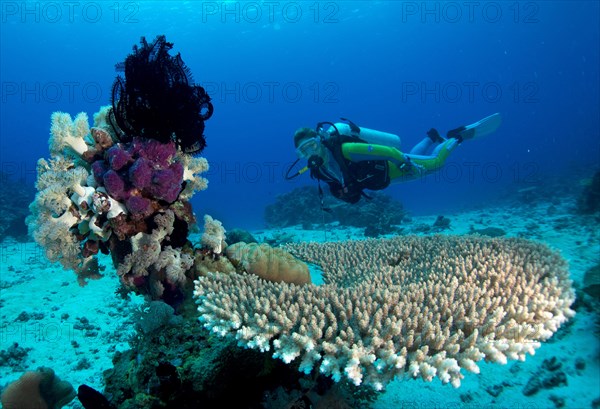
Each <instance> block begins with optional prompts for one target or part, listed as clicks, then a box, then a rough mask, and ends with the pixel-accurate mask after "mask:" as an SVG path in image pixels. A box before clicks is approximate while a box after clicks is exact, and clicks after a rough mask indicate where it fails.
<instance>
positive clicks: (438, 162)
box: [406, 138, 458, 174]
mask: <svg viewBox="0 0 600 409" xmlns="http://www.w3.org/2000/svg"><path fill="white" fill-rule="evenodd" d="M457 146H458V141H457V140H456V139H454V138H452V139H448V140H446V141H445V142H444V143H440V144H439V145H438V146H437V147H436V148H435V150H434V152H433V154H432V155H430V156H425V155H412V154H410V155H406V156H407V157H408V158H409V160H410V162H411V163H412V164H413V165H415V166H416V167H417V168H419V169H421V170H422V173H423V174H424V173H431V172H434V171H436V170H439V169H440V168H441V167H442V166H444V163H445V162H446V159H448V156H450V153H452V151H453V150H454V149H455V148H456V147H457Z"/></svg>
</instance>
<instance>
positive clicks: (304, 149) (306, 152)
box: [296, 137, 321, 159]
mask: <svg viewBox="0 0 600 409" xmlns="http://www.w3.org/2000/svg"><path fill="white" fill-rule="evenodd" d="M320 151H321V141H320V140H319V139H318V138H316V137H314V138H308V139H306V140H305V141H303V142H302V143H301V144H300V145H299V146H298V147H297V148H296V154H297V155H298V157H299V158H304V159H308V158H310V157H311V156H313V155H318V154H319V153H320Z"/></svg>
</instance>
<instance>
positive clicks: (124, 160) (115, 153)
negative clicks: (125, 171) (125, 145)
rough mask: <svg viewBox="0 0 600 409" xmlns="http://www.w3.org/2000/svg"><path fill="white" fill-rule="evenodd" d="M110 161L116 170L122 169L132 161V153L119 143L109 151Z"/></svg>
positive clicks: (107, 153)
mask: <svg viewBox="0 0 600 409" xmlns="http://www.w3.org/2000/svg"><path fill="white" fill-rule="evenodd" d="M106 155H107V157H108V162H109V163H110V167H111V168H112V169H114V170H120V169H121V168H123V166H125V165H127V164H128V163H129V162H130V161H131V154H130V153H129V152H127V151H126V150H124V149H122V148H121V147H120V146H119V145H114V146H112V147H111V148H110V149H109V150H108V151H107V152H106Z"/></svg>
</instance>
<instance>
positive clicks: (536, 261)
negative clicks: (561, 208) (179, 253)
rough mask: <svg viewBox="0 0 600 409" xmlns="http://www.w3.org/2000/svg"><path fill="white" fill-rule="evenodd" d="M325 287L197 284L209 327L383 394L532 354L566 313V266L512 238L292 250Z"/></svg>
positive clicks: (219, 280) (212, 280)
mask: <svg viewBox="0 0 600 409" xmlns="http://www.w3.org/2000/svg"><path fill="white" fill-rule="evenodd" d="M287 248H288V250H290V251H291V252H292V253H293V254H295V255H296V256H298V257H300V258H302V259H305V260H307V261H309V262H313V263H317V264H320V266H321V268H322V270H323V272H324V274H323V279H324V281H325V283H326V284H325V285H322V286H315V285H310V284H309V285H304V286H296V285H293V284H287V283H273V282H266V281H264V280H262V279H260V278H259V277H257V276H255V275H251V274H243V275H239V274H219V273H213V274H208V275H207V276H206V277H200V278H199V279H198V280H196V281H195V284H196V290H195V297H196V299H197V303H198V311H199V312H200V320H201V322H202V323H203V324H204V326H205V327H206V328H208V329H210V330H212V331H213V332H215V333H217V334H219V335H221V336H227V335H229V336H232V337H235V338H236V339H237V340H238V343H239V344H240V345H242V346H245V347H247V348H253V349H260V350H261V351H269V350H273V356H275V357H278V358H280V359H282V360H283V361H284V362H288V363H289V362H292V361H294V360H296V359H300V364H299V369H300V370H301V371H303V372H306V373H309V372H311V371H312V370H313V369H317V370H318V371H320V372H321V373H323V374H325V375H330V376H331V377H332V378H333V379H334V380H336V381H340V380H341V379H342V377H345V378H347V379H349V380H350V381H351V382H353V383H354V384H356V385H361V384H365V385H370V386H371V387H373V388H375V389H381V388H383V387H384V386H385V385H386V384H387V383H388V382H389V381H390V380H391V379H393V378H394V377H396V376H404V377H409V378H422V379H424V380H425V381H431V380H433V378H439V379H440V380H441V381H442V382H443V383H451V384H452V385H454V386H455V387H458V386H459V385H460V381H461V379H462V378H463V376H464V375H463V373H462V370H463V369H464V370H467V371H470V372H474V373H478V372H479V367H478V365H477V362H479V361H481V360H487V361H491V362H497V363H501V364H504V363H506V362H507V360H509V359H519V360H524V359H525V356H526V354H533V353H534V351H535V349H536V348H538V347H539V346H540V342H541V341H545V340H547V339H548V338H550V337H551V336H552V334H553V333H554V332H556V331H557V330H558V327H559V326H560V325H561V324H563V323H564V322H565V321H566V320H567V319H568V318H569V317H572V316H573V315H574V312H573V311H572V310H571V309H570V305H571V304H572V303H573V301H574V299H575V296H574V291H573V289H572V288H571V281H570V280H569V276H568V271H567V265H566V262H565V261H564V260H563V259H562V258H561V257H560V256H559V255H558V254H556V253H554V252H552V251H551V250H550V249H548V248H547V247H545V246H544V245H541V244H537V243H534V242H530V241H525V240H517V239H489V238H479V237H474V236H469V237H443V236H433V237H396V238H393V239H386V240H384V239H379V240H364V241H348V242H342V243H326V244H319V243H302V244H293V245H292V244H289V245H288V246H287Z"/></svg>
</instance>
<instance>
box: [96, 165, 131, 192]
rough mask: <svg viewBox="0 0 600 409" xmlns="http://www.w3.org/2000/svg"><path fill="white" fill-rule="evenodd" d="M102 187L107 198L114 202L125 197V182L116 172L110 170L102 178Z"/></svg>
mask: <svg viewBox="0 0 600 409" xmlns="http://www.w3.org/2000/svg"><path fill="white" fill-rule="evenodd" d="M102 181H103V182H104V187H105V188H106V192H107V193H108V195H109V196H111V197H112V198H113V199H116V200H122V199H124V198H125V197H126V196H127V195H126V192H125V181H123V179H122V178H121V176H119V174H118V173H117V172H115V171H114V170H112V169H110V170H108V171H107V172H106V173H105V174H104V176H103V177H102Z"/></svg>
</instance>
